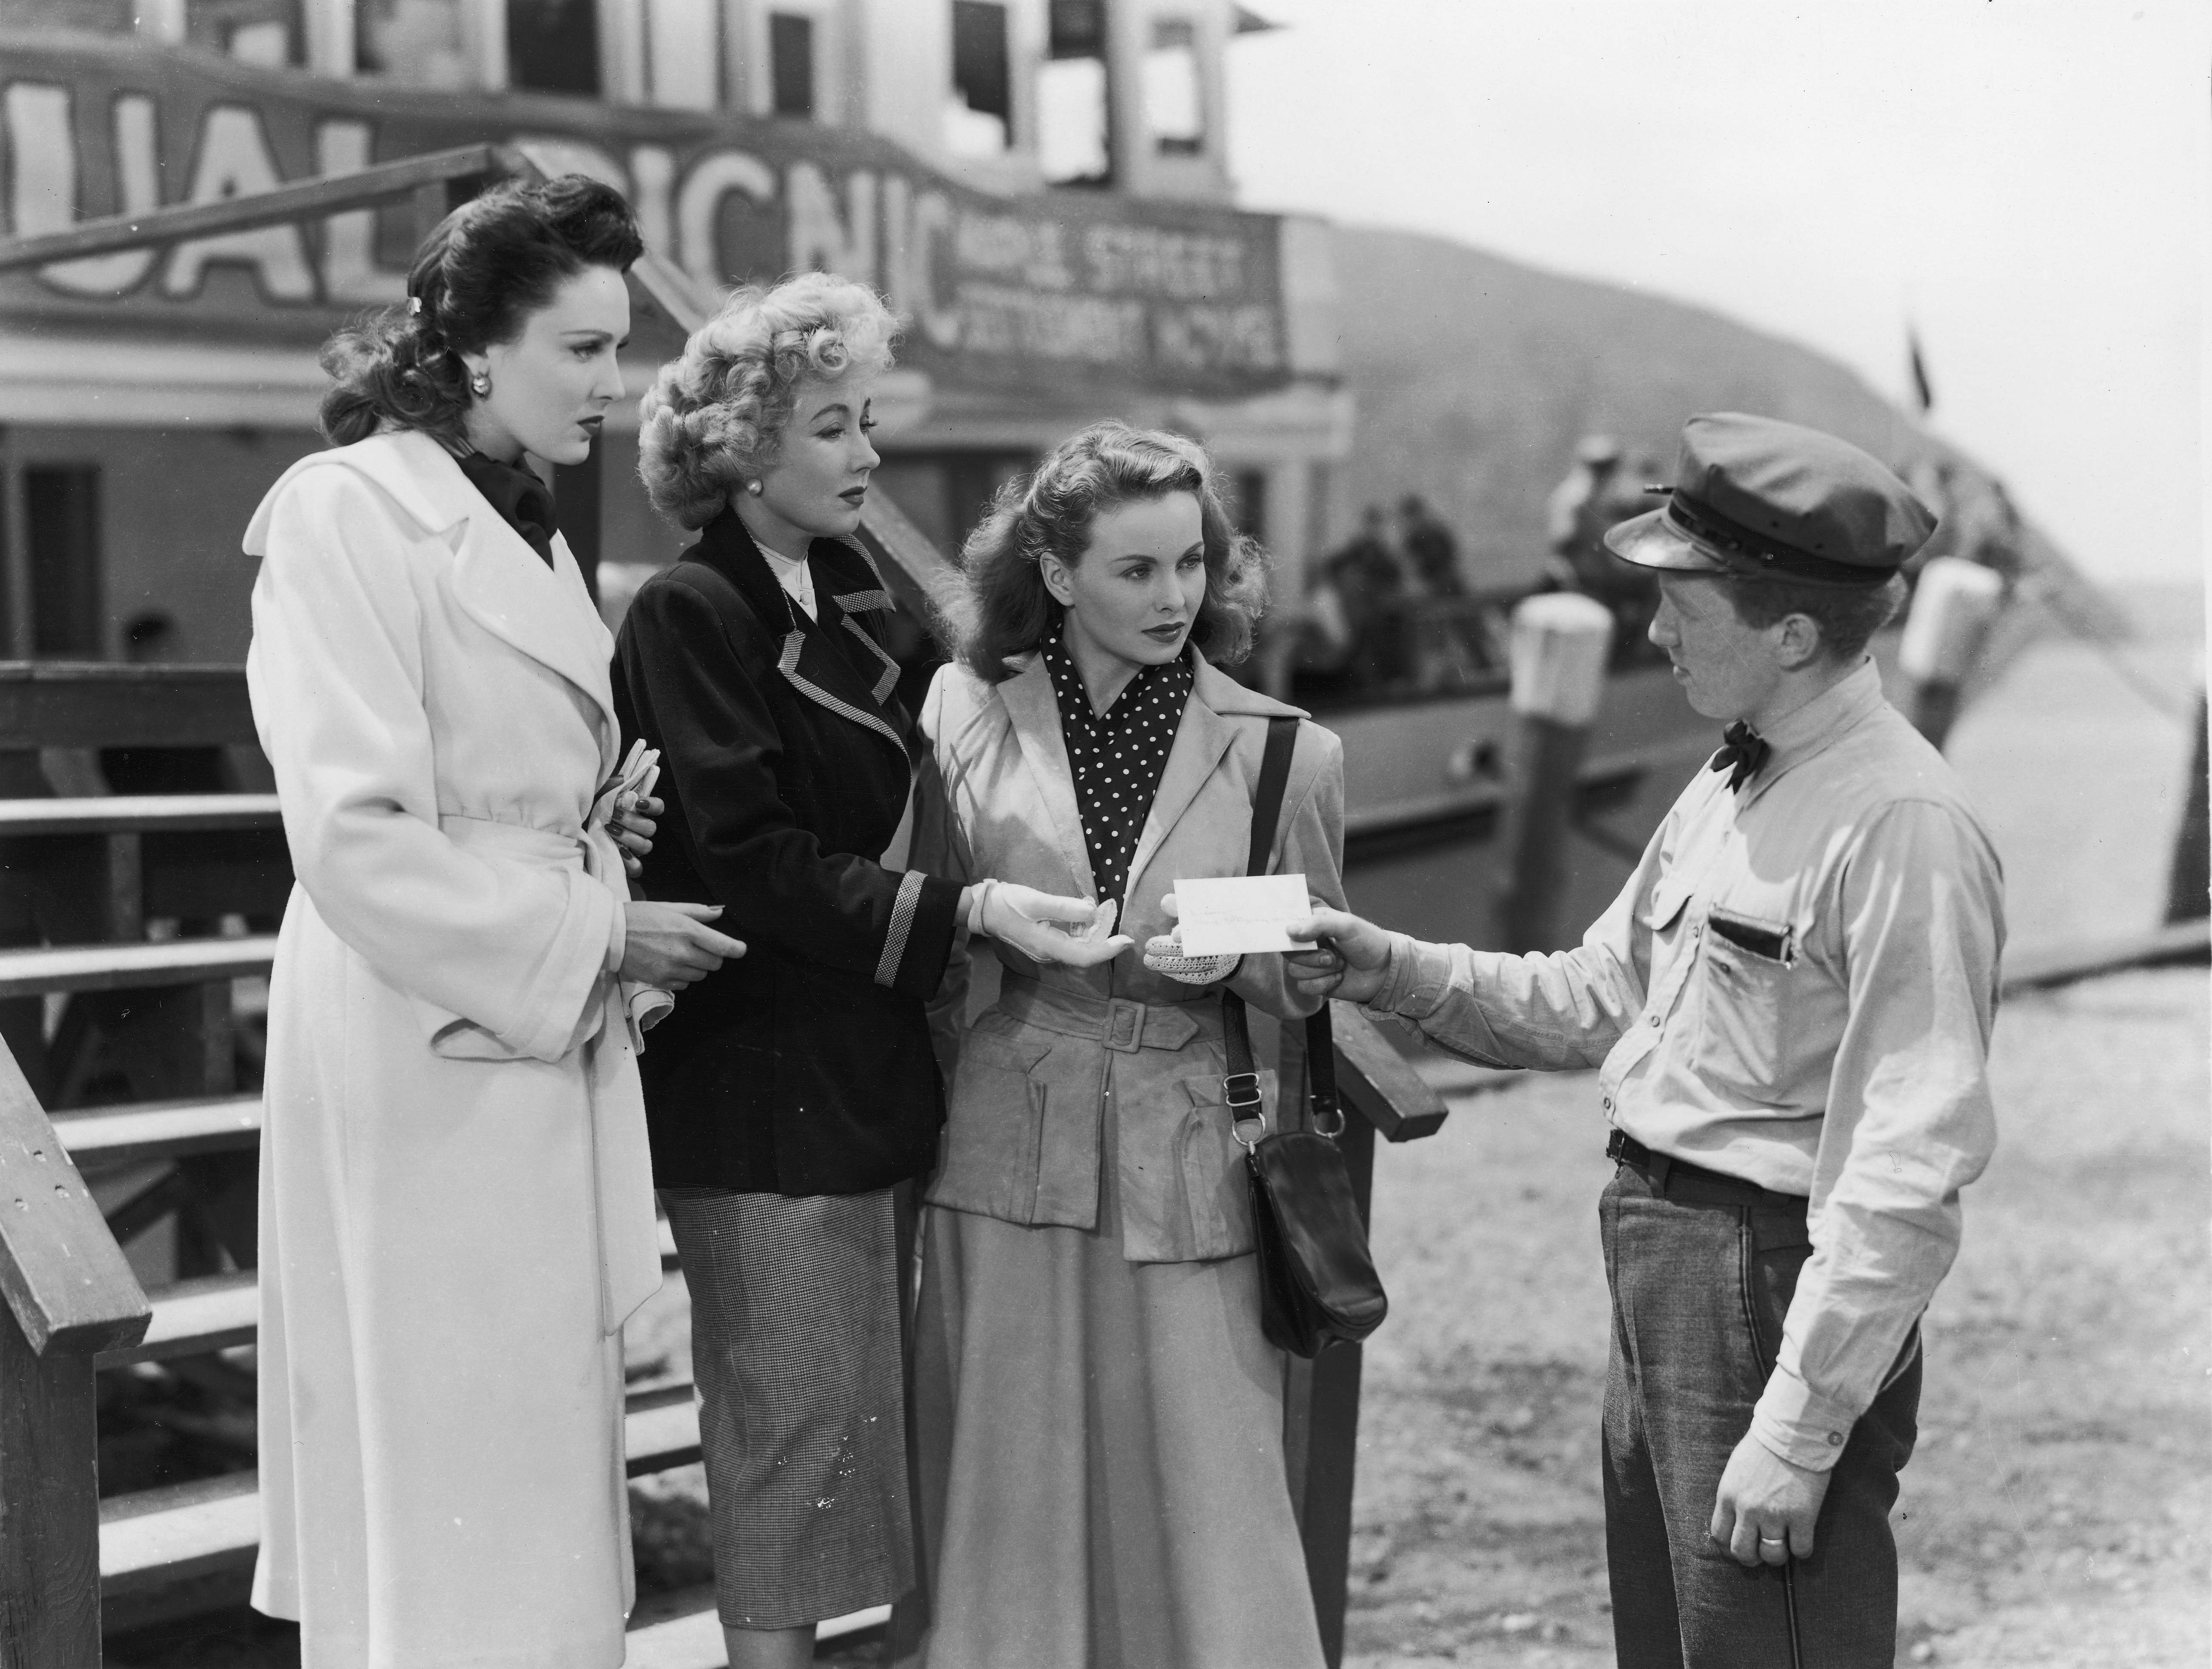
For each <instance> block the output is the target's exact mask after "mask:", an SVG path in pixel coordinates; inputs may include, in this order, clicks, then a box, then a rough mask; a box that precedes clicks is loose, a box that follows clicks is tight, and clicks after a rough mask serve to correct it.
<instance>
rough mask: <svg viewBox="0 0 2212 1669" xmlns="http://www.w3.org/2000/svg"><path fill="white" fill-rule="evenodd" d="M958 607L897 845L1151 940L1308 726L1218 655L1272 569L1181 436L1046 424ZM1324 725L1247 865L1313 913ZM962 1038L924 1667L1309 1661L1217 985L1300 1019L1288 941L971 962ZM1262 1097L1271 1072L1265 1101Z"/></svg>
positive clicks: (1227, 866) (1300, 747) (1330, 740)
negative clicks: (971, 997)
mask: <svg viewBox="0 0 2212 1669" xmlns="http://www.w3.org/2000/svg"><path fill="white" fill-rule="evenodd" d="M966 568H967V576H968V581H969V590H970V593H971V598H972V602H973V610H972V617H971V618H969V620H967V621H965V622H962V626H963V630H962V632H961V636H962V638H963V642H962V646H961V664H960V665H956V666H948V667H946V668H945V669H944V670H943V671H941V672H939V675H938V677H937V680H936V682H935V683H934V684H933V686H932V688H931V690H930V694H929V697H928V701H927V704H926V707H925V709H924V713H923V718H922V725H923V728H924V730H925V731H926V732H927V735H928V737H929V738H930V741H931V745H932V751H933V761H934V763H935V765H936V768H937V770H938V773H939V774H940V775H941V777H942V778H943V780H944V793H943V795H942V797H941V798H935V797H933V798H932V799H931V800H930V801H928V802H926V803H924V804H927V806H929V807H932V808H941V809H938V810H932V811H931V813H930V815H927V816H921V817H919V818H918V820H917V823H916V829H915V863H916V864H917V865H921V867H924V868H927V869H928V870H930V871H933V872H934V873H938V874H941V875H945V876H948V877H954V878H957V879H960V880H963V881H966V880H981V879H983V878H986V877H994V878H997V879H999V880H1002V881H1012V882H1018V883H1024V884H1026V885H1030V886H1034V887H1037V888H1041V889H1044V890H1046V891H1048V892H1060V893H1065V892H1078V893H1088V894H1092V895H1095V896H1096V897H1097V899H1098V900H1099V901H1101V902H1102V903H1103V902H1105V901H1109V900H1110V901H1115V902H1116V903H1117V904H1118V905H1119V907H1120V931H1121V932H1125V933H1127V934H1129V935H1132V936H1133V937H1134V938H1136V939H1137V941H1138V942H1139V943H1145V942H1146V941H1147V940H1149V939H1151V938H1153V937H1156V936H1162V935H1167V934H1170V932H1171V931H1172V927H1173V923H1172V920H1171V919H1170V913H1169V911H1168V909H1167V907H1166V906H1165V905H1164V896H1165V895H1167V894H1168V893H1169V892H1170V889H1171V888H1172V887H1173V885H1174V883H1175V881H1176V878H1177V877H1212V876H1233V875H1241V874H1243V872H1244V869H1245V863H1246V858H1247V853H1248V848H1249V841H1250V833H1251V822H1252V795H1253V790H1254V787H1255V782H1256V780H1257V777H1258V774H1259V768H1260V760H1261V751H1262V749H1263V747H1264V744H1265V741H1266V736H1267V721H1268V720H1269V719H1272V718H1275V717H1278V716H1293V717H1298V718H1303V717H1304V715H1303V714H1300V713H1298V712H1297V709H1296V708H1295V707H1286V706H1285V705H1284V704H1283V703H1281V702H1279V701H1272V700H1270V699H1268V698H1267V696H1265V695H1258V694H1256V693H1255V692H1253V691H1251V690H1249V689H1244V688H1243V687H1242V686H1241V685H1239V684H1237V683H1235V682H1233V681H1232V680H1231V679H1230V678H1229V677H1226V676H1225V675H1224V674H1223V673H1221V672H1220V671H1217V670H1216V669H1215V667H1214V666H1213V665H1212V664H1211V662H1210V660H1209V659H1208V657H1209V656H1218V657H1220V658H1225V659H1235V658H1238V657H1240V656H1241V655H1242V654H1243V652H1245V650H1246V649H1247V648H1249V644H1250V641H1251V632H1252V626H1253V622H1254V621H1255V618H1256V616H1257V615H1258V612H1259V610H1260V608H1261V604H1262V602H1263V601H1264V583H1265V582H1264V561H1263V558H1262V557H1261V554H1260V552H1259V551H1258V550H1257V549H1256V548H1255V547H1254V546H1253V545H1252V544H1251V543H1250V542H1249V540H1246V539H1243V538H1241V537H1238V536H1237V534H1236V533H1235V532H1234V531H1233V530H1232V528H1231V524H1230V522H1229V519H1228V517H1227V515H1226V514H1225V512H1224V509H1223V507H1222V504H1221V501H1220V498H1219V496H1218V492H1217V489H1216V488H1215V485H1214V482H1213V478H1212V471H1211V468H1210V466H1209V464H1208V463H1207V461H1206V457H1205V454H1204V453H1203V452H1200V450H1199V448H1198V447H1197V446H1194V445H1193V444H1192V443H1190V442H1188V441H1187V440H1180V439H1178V438H1176V437H1174V436H1170V435H1164V434H1146V433H1140V432H1139V431H1136V430H1133V429H1131V428H1126V427H1124V426H1122V425H1120V424H1106V425H1102V426H1099V427H1097V428H1092V429H1089V430H1086V431H1085V432H1084V433H1082V434H1078V435H1076V436H1074V437H1073V439H1071V440H1067V441H1066V442H1064V443H1063V444H1062V445H1061V446H1060V447H1058V448H1057V449H1056V450H1055V451H1054V452H1053V453H1052V454H1051V455H1050V456H1049V457H1048V458H1046V459H1045V460H1044V462H1043V463H1042V464H1041V465H1040V466H1039V467H1038V469H1037V470H1036V474H1035V476H1032V477H1031V478H1030V481H1029V482H1027V483H1026V484H1018V485H1016V486H1014V487H1012V488H1010V489H1007V491H1006V493H1005V494H1003V495H1001V497H1000V501H999V502H998V504H997V505H996V507H994V511H993V513H992V514H991V516H990V517H989V519H987V520H986V522H985V523H984V524H983V525H982V526H981V528H979V529H978V530H977V531H976V532H975V535H974V537H971V538H970V539H969V543H968V547H967V551H966ZM1342 824H1343V775H1342V760H1341V755H1340V749H1339V744H1338V743H1337V740H1336V738H1335V737H1334V736H1332V735H1331V734H1330V733H1329V732H1328V731H1325V730H1322V729H1320V728H1319V727H1317V726H1316V725H1311V724H1301V725H1300V726H1299V729H1298V735H1297V746H1296V749H1295V751H1294V753H1293V755H1292V761H1291V771H1290V780H1289V785H1288V787H1287V789H1286V791H1285V797H1284V802H1283V812H1282V816H1281V819H1280V823H1279V832H1278V833H1277V835H1276V840H1275V848H1274V852H1273V858H1272V862H1271V865H1270V867H1271V869H1272V870H1273V871H1279V872H1291V871H1303V872H1304V875H1305V877H1306V879H1307V883H1308V885H1309V887H1310V890H1311V891H1312V893H1313V895H1315V896H1316V897H1336V896H1338V895H1340V893H1341V890H1342V889H1341V885H1340V880H1339V868H1340V853H1341V849H1342V839H1343V835H1342ZM995 949H996V952H997V961H998V962H999V963H1000V969H999V970H998V971H999V980H998V995H997V998H996V1000H995V1001H994V1002H993V1003H992V1004H990V1006H988V1007H987V1008H986V1009H984V1010H983V1011H982V1012H981V1014H980V1015H979V1016H978V1017H975V1020H974V1021H973V1023H969V1024H962V1023H961V1021H962V1017H963V1010H964V1007H965V1003H964V994H965V993H964V980H962V979H961V978H959V977H958V975H959V974H960V973H961V972H962V971H963V968H961V967H960V966H959V965H957V964H956V967H955V969H954V971H953V975H952V976H951V977H948V980H947V982H946V986H945V990H944V992H943V993H942V995H941V998H940V1005H939V1017H940V1020H941V1022H942V1025H941V1035H942V1039H943V1041H942V1042H941V1046H940V1047H941V1048H942V1050H943V1052H944V1053H945V1054H946V1056H947V1057H948V1058H949V1059H951V1061H952V1062H953V1065H952V1066H951V1084H952V1089H951V1100H950V1105H949V1108H948V1111H947V1115H946V1126H945V1148H944V1152H943V1156H942V1160H941V1162H940V1165H939V1169H938V1171H937V1173H936V1174H935V1176H934V1178H933V1180H932V1182H931V1184H930V1186H929V1190H928V1193H927V1199H928V1202H929V1206H928V1211H927V1215H926V1218H925V1222H924V1226H923V1237H924V1244H923V1253H922V1259H923V1263H922V1267H923V1275H922V1288H921V1308H920V1314H919V1318H918V1320H917V1323H916V1330H915V1332H916V1340H915V1349H916V1369H915V1422H916V1427H917V1447H918V1454H919V1456H920V1465H919V1469H920V1479H919V1484H920V1489H919V1495H920V1499H921V1522H920V1526H919V1533H920V1540H921V1552H922V1557H923V1564H924V1568H925V1573H926V1575H927V1617H926V1618H925V1617H924V1616H923V1614H922V1611H921V1608H920V1607H914V1606H909V1607H908V1610H907V1612H906V1614H905V1615H904V1616H902V1618H901V1621H900V1624H899V1629H898V1634H899V1636H900V1642H899V1643H900V1645H901V1648H902V1649H903V1650H904V1651H905V1652H907V1653H908V1654H909V1656H910V1657H911V1658H915V1659H919V1660H926V1661H927V1663H928V1664H929V1665H931V1666H934V1669H956V1666H957V1669H1028V1666H1032V1665H1036V1664H1053V1665H1080V1666H1090V1669H1109V1666H1116V1669H1118V1666H1128V1669H1178V1666H1188V1669H1238V1666H1248V1665H1249V1666H1251V1669H1300V1666H1318V1665H1319V1664H1320V1663H1321V1661H1322V1653H1321V1644H1320V1641H1319V1637H1318V1635H1317V1632H1316V1625H1315V1620H1314V1611H1313V1605H1312V1600H1311V1598H1310V1593H1309V1589H1308V1587H1307V1582H1306V1574H1305V1564H1304V1557H1303V1555H1302V1553H1301V1551H1300V1546H1299V1541H1298V1532H1297V1524H1296V1522H1295V1521H1294V1520H1293V1517H1292V1514H1291V1499H1290V1494H1289V1490H1288V1487H1287V1484H1286V1480H1285V1471H1284V1462H1283V1450H1282V1430H1283V1405H1282V1390H1283V1357H1282V1355H1281V1353H1280V1352H1279V1351H1278V1350H1275V1349H1273V1347H1272V1346H1270V1345H1269V1344H1267V1342H1266V1341H1265V1339H1264V1338H1262V1337H1261V1331H1260V1290H1259V1284H1258V1279H1257V1275H1256V1271H1255V1258H1254V1257H1253V1255H1252V1251H1253V1235H1252V1220H1251V1211H1250V1206H1249V1200H1248V1199H1247V1196H1246V1185H1245V1180H1244V1167H1243V1162H1242V1157H1241V1154H1240V1151H1239V1149H1238V1147H1237V1143H1236V1141H1235V1138H1233V1136H1232V1135H1231V1128H1230V1116H1229V1109H1228V1107H1227V1105H1226V1102H1225V1095H1224V1093H1223V1086H1222V1080H1223V1076H1224V1074H1225V1071H1227V1064H1226V1060H1225V1054H1224V1049H1223V1043H1222V1020H1221V1002H1220V998H1219V993H1220V992H1221V991H1222V989H1224V988H1227V989H1229V990H1233V991H1235V992H1237V994H1238V995H1239V996H1241V997H1243V998H1244V1000H1245V1001H1246V1002H1248V1003H1249V1004H1254V1005H1255V1006H1257V1007H1259V1008H1261V1009H1265V1010H1267V1011H1269V1012H1270V1013H1273V1014H1276V1015H1279V1016H1283V1017H1291V1016H1297V1015H1302V1014H1304V1013H1306V1012H1308V1011H1310V1010H1311V1009H1312V1008H1313V1007H1314V1004H1313V1002H1312V1000H1311V999H1310V998H1302V997H1301V996H1299V995H1298V994H1297V992H1296V990H1295V988H1294V987H1293V986H1291V985H1290V983H1289V982H1288V980H1287V979H1286V977H1285V969H1284V968H1283V965H1282V962H1281V959H1280V958H1279V957H1277V956H1247V957H1245V958H1243V961H1242V962H1232V961H1231V959H1226V958H1225V959H1222V960H1221V962H1219V963H1218V964H1217V965H1216V966H1215V967H1214V968H1213V969H1212V974H1214V976H1215V982H1214V983H1212V984H1210V985H1199V986H1194V985H1190V984H1185V983H1180V982H1178V981H1177V980H1174V979H1170V978H1168V977H1166V976H1165V975H1164V974H1163V973H1160V972H1158V971H1154V969H1153V968H1151V967H1149V966H1146V965H1140V964H1139V962H1138V960H1137V959H1136V958H1135V957H1134V956H1123V957H1122V958H1121V959H1119V960H1118V961H1116V962H1112V963H1109V964H1108V965H1105V966H1102V967H1098V968H1089V969H1083V968H1060V967H1046V966H1042V965H1041V964H1039V963H1038V962H1033V961H1030V960H1029V959H1027V958H1025V957H1024V956H1021V955H1019V954H1018V952H1016V951H1014V950H1012V949H1011V948H1010V947H1009V946H1007V945H1006V944H999V945H998V946H996V947H995ZM1268 1099H1269V1102H1270V1105H1271V1108H1273V1110H1275V1111H1278V1112H1279V1108H1274V1095H1273V1086H1272V1084H1270V1086H1269V1089H1268Z"/></svg>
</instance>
